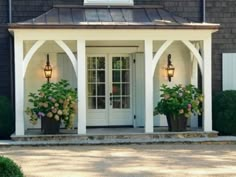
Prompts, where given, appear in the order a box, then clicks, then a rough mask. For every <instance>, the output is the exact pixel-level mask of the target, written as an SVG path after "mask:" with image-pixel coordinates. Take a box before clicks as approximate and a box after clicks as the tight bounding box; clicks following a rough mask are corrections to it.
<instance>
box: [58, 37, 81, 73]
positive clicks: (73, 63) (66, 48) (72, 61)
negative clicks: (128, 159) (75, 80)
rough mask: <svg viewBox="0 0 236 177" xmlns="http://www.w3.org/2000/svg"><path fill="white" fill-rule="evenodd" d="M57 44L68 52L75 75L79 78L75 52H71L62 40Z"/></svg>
mask: <svg viewBox="0 0 236 177" xmlns="http://www.w3.org/2000/svg"><path fill="white" fill-rule="evenodd" d="M55 42H56V43H57V45H58V46H60V47H61V48H62V50H64V51H65V52H66V54H67V56H68V58H69V59H70V61H71V63H72V66H73V68H74V71H75V74H76V76H78V73H77V62H76V58H75V55H74V54H73V52H72V51H71V49H70V48H69V47H68V46H67V45H66V43H65V42H63V41H62V40H55Z"/></svg>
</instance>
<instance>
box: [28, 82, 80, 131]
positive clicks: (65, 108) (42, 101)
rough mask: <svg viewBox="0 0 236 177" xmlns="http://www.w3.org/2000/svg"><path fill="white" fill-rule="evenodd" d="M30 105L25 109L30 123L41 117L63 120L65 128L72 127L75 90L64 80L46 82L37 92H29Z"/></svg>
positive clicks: (75, 98) (74, 110) (75, 101)
mask: <svg viewBox="0 0 236 177" xmlns="http://www.w3.org/2000/svg"><path fill="white" fill-rule="evenodd" d="M28 101H29V102H30V103H32V107H28V108H27V109H26V113H27V115H29V117H30V121H31V123H32V124H36V123H37V120H38V119H39V118H42V117H47V118H52V119H55V120H57V121H63V122H64V124H65V127H66V128H73V123H74V118H75V113H76V111H77V92H76V91H75V89H73V88H70V87H69V83H68V81H66V80H61V81H59V82H57V83H46V84H43V85H42V86H41V88H40V89H39V90H38V92H37V93H30V94H29V100H28Z"/></svg>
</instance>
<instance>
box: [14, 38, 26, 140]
mask: <svg viewBox="0 0 236 177" xmlns="http://www.w3.org/2000/svg"><path fill="white" fill-rule="evenodd" d="M14 40H15V134H16V135H17V136H19V135H24V134H25V128H24V77H23V71H24V65H23V40H22V39H20V38H18V35H16V36H15V39H14Z"/></svg>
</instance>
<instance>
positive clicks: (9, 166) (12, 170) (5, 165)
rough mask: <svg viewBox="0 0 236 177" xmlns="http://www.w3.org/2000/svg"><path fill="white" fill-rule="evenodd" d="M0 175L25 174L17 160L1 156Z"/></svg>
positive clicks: (15, 175)
mask: <svg viewBox="0 0 236 177" xmlns="http://www.w3.org/2000/svg"><path fill="white" fill-rule="evenodd" d="M0 177H24V175H23V173H22V171H21V169H20V167H19V166H18V165H17V164H16V163H15V162H13V161H12V160H11V159H9V158H7V157H1V156H0Z"/></svg>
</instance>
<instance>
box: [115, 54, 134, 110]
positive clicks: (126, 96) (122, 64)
mask: <svg viewBox="0 0 236 177" xmlns="http://www.w3.org/2000/svg"><path fill="white" fill-rule="evenodd" d="M111 73H112V77H111V78H112V95H111V97H112V98H111V100H112V108H113V109H129V108H130V59H129V57H117V56H116V57H112V72H111Z"/></svg>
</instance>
